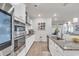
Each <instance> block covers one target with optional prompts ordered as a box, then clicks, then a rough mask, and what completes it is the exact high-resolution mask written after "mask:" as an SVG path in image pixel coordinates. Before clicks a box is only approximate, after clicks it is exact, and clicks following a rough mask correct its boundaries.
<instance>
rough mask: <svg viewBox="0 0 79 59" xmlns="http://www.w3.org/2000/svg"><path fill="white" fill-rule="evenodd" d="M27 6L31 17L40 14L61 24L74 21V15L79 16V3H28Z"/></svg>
mask: <svg viewBox="0 0 79 59" xmlns="http://www.w3.org/2000/svg"><path fill="white" fill-rule="evenodd" d="M26 6H27V7H26V10H27V12H28V14H29V16H30V17H31V18H37V17H39V16H38V14H40V17H43V18H51V19H52V21H53V23H60V24H61V23H64V22H67V21H69V20H70V21H72V19H73V18H74V17H77V18H79V3H26ZM54 14H56V16H53V15H54ZM55 19H57V20H55Z"/></svg>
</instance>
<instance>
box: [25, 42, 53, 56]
mask: <svg viewBox="0 0 79 59" xmlns="http://www.w3.org/2000/svg"><path fill="white" fill-rule="evenodd" d="M26 56H51V54H50V52H49V51H48V48H47V42H34V44H33V45H32V47H31V48H30V50H29V52H28V53H27V55H26Z"/></svg>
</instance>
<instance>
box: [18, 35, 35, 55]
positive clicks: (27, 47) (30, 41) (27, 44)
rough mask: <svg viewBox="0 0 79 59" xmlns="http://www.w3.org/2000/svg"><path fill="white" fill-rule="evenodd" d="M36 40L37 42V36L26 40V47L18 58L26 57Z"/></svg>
mask: <svg viewBox="0 0 79 59" xmlns="http://www.w3.org/2000/svg"><path fill="white" fill-rule="evenodd" d="M34 40H35V35H32V36H30V37H28V38H26V47H25V48H24V49H23V50H22V51H21V52H20V53H19V54H18V55H17V56H25V55H26V54H27V52H28V51H29V49H30V47H31V46H32V44H33V42H34Z"/></svg>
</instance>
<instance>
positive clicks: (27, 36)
mask: <svg viewBox="0 0 79 59" xmlns="http://www.w3.org/2000/svg"><path fill="white" fill-rule="evenodd" d="M32 35H34V34H27V35H26V39H27V38H29V37H31V36H32Z"/></svg>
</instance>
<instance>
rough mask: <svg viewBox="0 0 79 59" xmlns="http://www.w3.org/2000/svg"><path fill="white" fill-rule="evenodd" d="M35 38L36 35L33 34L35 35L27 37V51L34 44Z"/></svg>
mask: <svg viewBox="0 0 79 59" xmlns="http://www.w3.org/2000/svg"><path fill="white" fill-rule="evenodd" d="M34 40H35V35H33V36H31V37H29V38H27V39H26V53H27V52H28V51H29V49H30V47H31V46H32V44H33V42H34Z"/></svg>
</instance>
